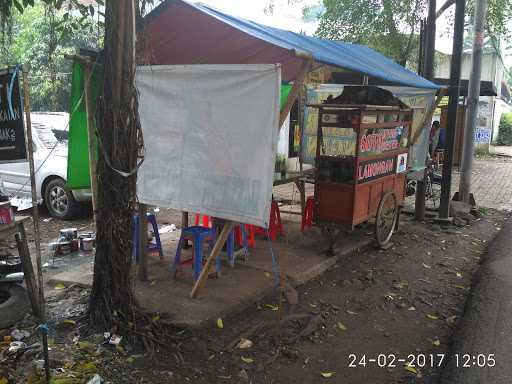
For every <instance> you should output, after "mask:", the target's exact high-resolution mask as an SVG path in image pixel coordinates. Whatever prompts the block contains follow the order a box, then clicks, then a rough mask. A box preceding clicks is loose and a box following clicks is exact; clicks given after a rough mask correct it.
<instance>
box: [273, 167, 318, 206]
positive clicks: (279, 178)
mask: <svg viewBox="0 0 512 384" xmlns="http://www.w3.org/2000/svg"><path fill="white" fill-rule="evenodd" d="M314 172H315V171H314V169H313V168H312V169H308V170H307V171H302V172H286V173H278V172H274V184H273V185H274V187H275V186H278V185H284V184H288V183H295V185H296V186H297V189H298V190H299V194H300V211H301V212H300V215H303V214H304V209H305V207H306V183H308V182H312V183H314ZM282 212H283V213H290V214H294V215H298V214H299V213H297V212H293V211H282Z"/></svg>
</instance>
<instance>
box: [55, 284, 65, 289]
mask: <svg viewBox="0 0 512 384" xmlns="http://www.w3.org/2000/svg"><path fill="white" fill-rule="evenodd" d="M54 288H55V289H57V290H60V289H65V288H66V286H65V285H64V284H62V283H58V284H56V285H55V287H54Z"/></svg>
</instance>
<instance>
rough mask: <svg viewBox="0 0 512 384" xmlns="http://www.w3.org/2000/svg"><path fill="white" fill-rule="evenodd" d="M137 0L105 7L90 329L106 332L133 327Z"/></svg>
mask: <svg viewBox="0 0 512 384" xmlns="http://www.w3.org/2000/svg"><path fill="white" fill-rule="evenodd" d="M135 1H136V0H109V1H107V2H106V6H105V49H104V56H103V80H102V86H101V93H100V97H99V99H98V104H97V112H96V121H97V129H98V135H99V144H100V150H99V157H98V169H97V170H98V208H97V209H98V215H97V220H98V222H97V234H96V257H95V263H94V280H93V286H92V292H91V297H90V302H89V311H88V315H89V324H90V326H91V327H93V328H95V329H102V330H110V329H111V328H112V326H113V325H114V324H115V323H117V322H118V320H120V321H124V322H126V321H133V319H134V309H135V297H134V293H133V287H132V279H131V254H132V213H133V201H134V198H135V192H136V190H135V183H136V173H135V172H134V169H135V168H136V164H137V157H138V149H139V146H138V142H139V141H138V132H139V129H138V128H139V122H138V115H137V99H136V92H135V87H134V68H135V67H134V39H135V37H134V8H135V6H136V4H135Z"/></svg>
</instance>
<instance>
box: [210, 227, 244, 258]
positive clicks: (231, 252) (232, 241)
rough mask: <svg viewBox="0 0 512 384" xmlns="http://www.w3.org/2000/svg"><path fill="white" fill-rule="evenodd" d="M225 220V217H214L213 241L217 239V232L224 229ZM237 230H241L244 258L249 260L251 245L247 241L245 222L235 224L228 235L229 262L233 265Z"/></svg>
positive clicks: (227, 250)
mask: <svg viewBox="0 0 512 384" xmlns="http://www.w3.org/2000/svg"><path fill="white" fill-rule="evenodd" d="M224 223H225V220H223V219H214V220H213V227H212V228H213V236H214V237H213V240H212V242H213V243H215V240H216V238H217V233H219V231H220V230H221V229H222V227H223V226H224ZM236 230H238V231H240V232H241V240H242V241H241V246H242V251H243V254H244V259H245V261H247V259H248V257H249V247H248V242H247V234H246V232H245V228H244V225H243V224H235V226H234V228H233V229H232V230H231V232H230V233H229V235H228V238H227V239H226V252H227V254H228V262H229V265H230V266H231V267H234V266H235V237H236V236H235V233H236Z"/></svg>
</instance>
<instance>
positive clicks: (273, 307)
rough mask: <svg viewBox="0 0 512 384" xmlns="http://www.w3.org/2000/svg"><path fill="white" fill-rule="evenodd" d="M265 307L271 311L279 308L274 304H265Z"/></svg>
mask: <svg viewBox="0 0 512 384" xmlns="http://www.w3.org/2000/svg"><path fill="white" fill-rule="evenodd" d="M265 307H266V308H268V309H270V310H271V311H277V310H278V309H279V307H278V306H277V305H274V304H265Z"/></svg>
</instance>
